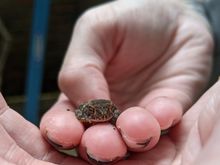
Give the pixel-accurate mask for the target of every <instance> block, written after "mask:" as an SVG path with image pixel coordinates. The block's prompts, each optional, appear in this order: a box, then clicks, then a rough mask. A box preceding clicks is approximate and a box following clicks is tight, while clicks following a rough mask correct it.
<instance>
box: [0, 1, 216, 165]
mask: <svg viewBox="0 0 220 165" xmlns="http://www.w3.org/2000/svg"><path fill="white" fill-rule="evenodd" d="M103 16H104V17H103ZM212 47H213V41H212V36H211V32H210V31H209V28H208V25H207V23H206V21H205V19H203V18H202V17H200V15H199V14H197V13H196V12H193V11H192V10H191V9H189V8H188V7H187V6H185V5H184V3H182V1H177V0H172V1H171V0H170V1H167V0H166V1H165V0H160V1H156V0H138V1H128V0H121V1H114V2H112V3H109V4H106V5H103V6H99V7H97V8H95V9H92V10H89V11H88V12H86V13H85V14H84V15H83V16H82V17H81V18H80V19H79V21H78V22H77V24H76V26H75V28H74V32H73V37H72V40H71V43H70V45H69V49H68V51H67V55H66V58H65V60H64V63H63V66H62V68H61V71H60V75H59V86H60V89H61V91H62V93H61V95H60V97H59V99H58V100H57V102H56V103H55V104H54V106H53V107H52V108H51V109H50V110H49V111H48V112H47V113H46V114H45V115H44V117H43V118H42V121H41V125H40V128H41V133H42V134H43V136H44V137H45V138H47V139H48V138H49V139H50V141H53V143H56V144H58V145H59V146H60V147H61V146H62V147H63V148H73V147H74V146H77V145H80V146H82V148H83V147H87V150H83V149H81V150H80V151H81V152H80V153H81V155H82V156H83V158H84V159H87V158H86V157H85V156H84V155H86V152H90V154H91V155H92V156H93V158H95V159H97V160H107V159H113V158H115V157H116V156H123V155H124V153H125V152H126V151H127V150H128V149H129V150H134V151H138V153H135V154H132V155H131V156H130V157H129V158H128V160H122V161H119V162H118V163H117V164H119V165H120V164H121V165H123V164H126V165H127V164H140V165H141V164H146V163H152V164H167V165H170V164H181V163H182V164H193V162H198V164H199V163H200V162H199V161H201V160H202V159H205V160H206V161H208V159H209V157H210V155H209V156H203V154H205V155H208V154H211V153H215V152H216V153H217V148H215V147H213V146H215V143H214V142H215V138H217V137H218V134H219V131H218V130H216V131H214V133H213V132H212V131H213V130H215V128H217V127H219V126H218V125H219V124H220V123H219V122H218V118H217V117H216V114H214V115H213V112H215V113H218V112H217V107H218V106H217V104H219V103H218V102H217V101H218V99H217V98H218V95H217V92H216V91H218V90H220V85H219V83H217V84H216V85H215V86H214V87H213V89H211V90H209V91H208V92H207V93H206V94H205V96H204V97H202V98H201V99H200V100H199V101H198V102H197V103H196V104H195V106H193V107H192V108H190V106H191V105H192V104H193V102H195V101H196V99H197V98H198V96H199V95H200V94H201V93H202V91H203V90H204V88H205V86H206V84H207V83H208V77H209V75H210V71H211V62H212V56H211V55H212ZM99 98H102V99H111V100H112V101H113V102H114V103H115V104H116V105H118V107H119V109H121V110H123V111H124V112H122V114H123V115H121V116H120V117H119V119H118V121H117V123H116V127H117V128H118V129H120V131H121V135H122V136H121V135H120V134H117V133H115V132H112V129H108V128H109V125H104V126H103V127H104V128H103V127H99V128H97V127H95V126H94V127H93V128H92V130H91V129H90V131H85V129H84V128H83V125H82V124H81V123H80V122H79V121H78V120H77V119H76V118H75V116H74V113H73V112H72V111H74V109H75V108H76V107H77V106H78V105H79V104H80V103H82V102H84V101H87V100H91V99H99ZM210 98H213V99H211V100H210ZM1 100H2V101H1V107H2V108H1V112H2V113H0V114H2V115H1V118H0V124H1V129H0V131H1V135H4V136H1V138H2V139H1V140H0V144H1V145H4V147H1V149H0V161H1V160H2V162H4V163H5V164H7V163H8V164H10V163H11V164H13V163H14V164H15V163H16V164H28V165H29V164H52V163H58V164H74V163H75V164H80V163H81V164H87V163H86V162H85V161H83V160H81V159H78V158H70V157H68V156H64V155H62V154H60V153H58V152H56V151H55V149H53V148H51V146H50V145H48V144H47V143H46V142H45V138H42V137H41V135H40V131H39V130H38V129H37V128H36V127H34V126H33V125H31V124H30V123H28V122H27V121H25V120H24V119H23V118H22V117H21V116H19V115H18V114H16V113H15V112H14V111H13V110H11V109H9V108H8V107H7V106H6V103H5V102H4V100H3V98H1ZM207 105H209V107H207ZM189 108H190V109H189ZM188 109H189V110H188ZM69 110H70V111H69ZM187 110H188V112H187V113H186V114H185V115H184V116H183V119H182V121H181V123H180V124H179V125H177V126H174V125H175V124H177V123H178V122H179V121H180V119H181V118H182V114H183V113H184V112H186V111H187ZM209 112H210V113H211V114H210V115H209ZM206 113H207V114H208V115H207V114H206ZM135 116H136V117H137V118H138V119H140V118H141V120H137V118H136V117H135ZM131 123H132V124H131ZM204 123H205V126H204ZM171 126H173V128H172V129H171V131H170V133H169V134H168V135H166V136H162V137H161V138H160V141H159V142H158V140H159V137H160V131H161V130H164V129H167V128H169V127H171ZM203 127H206V128H209V129H202V128H203ZM19 129H20V130H22V131H18V130H19ZM95 129H99V130H98V131H97V130H95ZM93 130H95V131H94V132H93ZM116 130H117V129H116ZM132 130H136V132H132ZM95 132H99V133H100V134H99V135H102V134H106V135H108V139H106V138H102V139H103V141H102V143H101V144H103V146H105V148H108V150H105V151H103V152H102V151H101V149H100V148H96V146H94V145H92V144H98V143H100V139H98V140H99V141H98V140H97V138H95V137H94V136H93V135H95ZM88 135H91V136H88ZM118 135H119V136H118ZM81 138H82V141H81ZM149 138H152V139H151V141H150V143H149V145H147V146H146V147H140V146H139V145H137V143H142V142H144V141H146V140H147V139H149ZM189 139H190V140H189ZM109 140H110V141H114V144H116V146H114V148H112V152H110V153H107V152H109V149H111V146H112V143H111V144H110V143H109ZM33 141H34V143H33ZM125 143H126V144H127V145H125ZM191 144H194V146H193V150H192V149H190V150H189V148H190V147H191ZM155 145H156V146H155ZM152 147H154V148H153V149H152V150H150V151H147V152H146V150H149V149H151V148H152ZM114 150H115V151H119V152H118V153H116V152H114ZM186 151H187V152H186ZM189 152H190V153H189ZM206 152H208V154H206ZM6 153H7V154H6ZM19 155H22V159H21V157H20V156H19ZM212 156H213V157H214V156H215V154H213V155H212ZM218 159H219V158H218V157H214V158H213V159H212V160H213V161H215V160H216V161H218ZM18 160H19V161H18ZM41 160H42V161H41ZM205 160H202V161H201V162H202V163H204V162H205ZM45 161H49V162H51V163H46V162H45ZM17 162H18V163H17Z"/></svg>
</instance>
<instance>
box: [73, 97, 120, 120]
mask: <svg viewBox="0 0 220 165" xmlns="http://www.w3.org/2000/svg"><path fill="white" fill-rule="evenodd" d="M119 114H120V112H119V110H118V109H117V107H116V106H115V105H114V104H113V103H112V101H110V100H104V99H96V100H91V101H88V102H85V103H83V104H80V105H79V108H78V109H76V110H75V115H76V117H77V119H78V120H79V121H81V122H82V123H84V124H95V123H100V122H107V121H109V122H111V123H112V124H115V123H116V120H117V118H118V116H119Z"/></svg>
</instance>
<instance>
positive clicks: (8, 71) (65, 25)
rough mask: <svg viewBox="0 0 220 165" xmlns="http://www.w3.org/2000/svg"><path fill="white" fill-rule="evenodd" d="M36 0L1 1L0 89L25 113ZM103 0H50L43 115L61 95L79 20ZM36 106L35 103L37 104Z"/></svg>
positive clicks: (40, 110)
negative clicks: (62, 68)
mask: <svg viewBox="0 0 220 165" xmlns="http://www.w3.org/2000/svg"><path fill="white" fill-rule="evenodd" d="M36 1H38V0H1V1H0V89H1V92H2V94H3V95H4V97H5V98H6V100H7V102H8V104H9V105H10V106H11V107H12V108H13V109H15V110H16V111H18V112H19V113H20V114H22V115H24V114H25V112H24V111H27V109H26V110H25V104H26V103H27V99H28V98H27V79H28V74H30V73H29V70H30V69H31V68H30V64H28V63H29V62H30V58H31V55H33V52H32V53H30V50H31V49H32V48H31V40H32V39H33V36H32V35H33V30H32V29H33V24H34V20H33V18H34V11H35V10H36ZM40 1H43V0H40ZM103 2H104V1H103V0H81V1H80V0H62V1H61V0H51V1H50V3H49V8H48V14H49V17H48V21H47V22H46V24H48V28H47V30H46V36H47V37H46V38H45V49H44V50H45V52H44V57H43V63H42V66H43V70H42V77H40V79H41V82H42V83H41V85H40V94H39V107H37V111H36V113H37V115H39V117H40V116H42V114H43V113H44V112H45V111H46V110H47V109H48V108H49V107H50V106H51V105H52V104H53V103H54V101H55V100H56V98H57V96H58V93H59V90H58V87H57V74H58V71H59V69H60V66H61V64H62V60H63V57H64V55H65V52H66V49H67V46H68V43H69V41H70V37H71V34H72V29H73V26H74V23H75V21H76V19H77V18H78V17H79V16H80V15H81V14H82V13H83V12H84V11H85V10H86V9H88V8H90V7H92V6H95V5H98V4H100V3H103ZM37 12H38V13H37ZM41 12H42V11H41V10H39V9H38V11H35V15H36V13H37V14H38V17H39V16H41V17H44V16H42V13H41ZM38 20H39V18H38ZM40 20H41V18H40ZM43 26H44V25H43ZM32 44H33V43H32ZM32 81H33V80H32ZM28 97H31V96H28ZM29 99H33V98H29ZM30 106H32V105H29V110H28V111H30ZM33 106H35V105H34V104H33ZM26 108H27V107H26ZM26 115H27V113H26ZM35 122H36V121H35Z"/></svg>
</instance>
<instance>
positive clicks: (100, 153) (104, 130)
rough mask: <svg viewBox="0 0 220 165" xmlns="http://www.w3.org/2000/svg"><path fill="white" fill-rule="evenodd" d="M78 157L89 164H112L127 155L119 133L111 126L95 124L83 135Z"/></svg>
mask: <svg viewBox="0 0 220 165" xmlns="http://www.w3.org/2000/svg"><path fill="white" fill-rule="evenodd" d="M79 153H80V155H81V156H82V157H83V158H84V159H85V160H87V161H89V162H91V163H113V162H116V161H118V160H120V159H122V158H124V156H125V155H126V153H127V147H126V145H125V143H124V142H123V140H122V138H121V136H120V133H119V132H118V130H117V129H116V127H115V126H113V125H111V124H107V123H104V124H97V125H94V126H92V127H89V128H88V129H87V130H86V131H85V132H84V134H83V136H82V140H81V143H80V146H79Z"/></svg>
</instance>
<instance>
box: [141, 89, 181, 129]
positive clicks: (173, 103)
mask: <svg viewBox="0 0 220 165" xmlns="http://www.w3.org/2000/svg"><path fill="white" fill-rule="evenodd" d="M162 91H163V90H160V92H162ZM158 92H159V91H158ZM164 92H165V91H164ZM166 92H170V93H171V92H172V91H171V90H166ZM145 109H146V110H147V111H148V112H150V113H151V114H152V115H153V116H154V117H155V118H156V119H157V121H158V122H159V124H160V129H161V130H166V129H168V128H169V127H171V126H173V125H175V124H176V123H177V122H179V121H180V119H181V116H182V114H183V106H182V105H181V104H180V102H179V101H178V100H176V99H171V98H169V97H168V96H161V93H160V96H157V97H155V98H154V99H153V100H151V101H150V102H149V103H148V104H147V105H146V106H145Z"/></svg>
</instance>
